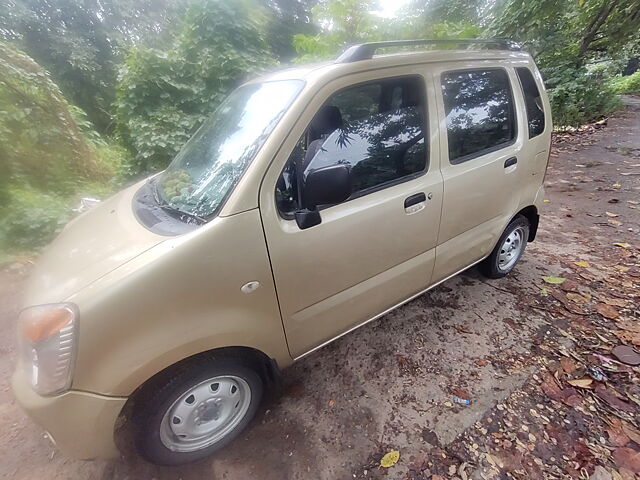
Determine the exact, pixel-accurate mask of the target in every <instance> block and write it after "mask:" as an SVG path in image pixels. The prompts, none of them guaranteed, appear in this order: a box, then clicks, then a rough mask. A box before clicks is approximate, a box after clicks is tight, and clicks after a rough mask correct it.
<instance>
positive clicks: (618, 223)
mask: <svg viewBox="0 0 640 480" xmlns="http://www.w3.org/2000/svg"><path fill="white" fill-rule="evenodd" d="M607 221H608V222H609V223H610V224H611V225H613V226H615V227H619V226H620V225H622V222H621V221H620V220H614V219H612V218H610V219H609V220H607Z"/></svg>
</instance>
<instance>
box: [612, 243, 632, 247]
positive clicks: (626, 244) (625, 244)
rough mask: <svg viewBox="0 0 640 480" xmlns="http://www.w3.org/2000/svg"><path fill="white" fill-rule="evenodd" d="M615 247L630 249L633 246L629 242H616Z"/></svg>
mask: <svg viewBox="0 0 640 480" xmlns="http://www.w3.org/2000/svg"><path fill="white" fill-rule="evenodd" d="M614 245H615V246H616V247H622V248H629V247H630V246H631V244H629V243H627V242H616V243H614Z"/></svg>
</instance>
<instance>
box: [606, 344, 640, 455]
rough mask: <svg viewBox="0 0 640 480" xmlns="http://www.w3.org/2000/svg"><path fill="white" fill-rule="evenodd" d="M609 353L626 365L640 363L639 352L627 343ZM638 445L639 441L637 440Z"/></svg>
mask: <svg viewBox="0 0 640 480" xmlns="http://www.w3.org/2000/svg"><path fill="white" fill-rule="evenodd" d="M611 353H612V354H613V355H614V356H615V357H616V358H617V359H618V360H620V361H621V362H622V363H626V364H627V365H640V353H638V352H636V351H635V350H634V349H633V347H631V346H629V345H618V346H617V347H615V348H614V349H613V350H611ZM638 444H639V445H640V442H638Z"/></svg>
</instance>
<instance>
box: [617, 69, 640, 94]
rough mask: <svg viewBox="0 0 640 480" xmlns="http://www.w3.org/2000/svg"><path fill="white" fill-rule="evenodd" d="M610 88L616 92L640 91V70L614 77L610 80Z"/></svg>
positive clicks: (630, 92) (629, 92)
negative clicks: (624, 75)
mask: <svg viewBox="0 0 640 480" xmlns="http://www.w3.org/2000/svg"><path fill="white" fill-rule="evenodd" d="M611 88H612V89H613V91H614V92H616V93H625V94H632V93H640V70H639V71H637V72H636V73H634V74H632V75H627V76H626V77H616V78H614V79H613V80H612V81H611Z"/></svg>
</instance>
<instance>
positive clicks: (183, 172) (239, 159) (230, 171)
mask: <svg viewBox="0 0 640 480" xmlns="http://www.w3.org/2000/svg"><path fill="white" fill-rule="evenodd" d="M302 85H303V82H302V81H300V80H283V81H275V82H264V83H256V84H248V85H244V86H242V87H240V88H238V89H237V90H235V91H234V92H233V93H232V94H231V95H230V96H229V97H228V98H227V99H226V100H225V101H224V102H223V103H222V104H221V105H220V106H219V107H218V108H217V109H216V111H215V112H214V113H213V115H211V117H209V118H208V119H207V120H206V121H205V122H204V124H203V125H202V126H201V127H200V128H199V129H198V131H197V132H196V133H195V134H194V136H193V137H192V138H191V139H190V140H189V141H188V142H187V143H186V144H185V145H184V147H183V148H182V150H180V152H179V153H178V155H176V157H175V158H174V159H173V161H172V162H171V164H170V165H169V167H168V168H167V169H166V170H165V171H164V172H163V173H162V174H161V175H160V177H159V180H158V182H157V193H158V196H159V197H160V201H161V202H163V204H165V205H166V206H168V207H169V208H172V209H175V210H179V211H181V212H184V213H186V214H189V215H196V216H199V217H206V216H208V215H211V214H212V213H214V212H215V210H216V209H217V208H218V207H219V206H220V205H221V203H222V202H223V201H224V199H225V197H226V196H227V194H228V193H229V192H231V190H232V189H233V187H234V186H235V184H236V182H237V181H238V179H239V178H240V176H241V175H242V174H243V173H244V171H245V169H246V168H247V166H248V165H249V164H250V163H251V161H252V160H253V158H254V157H255V155H256V153H257V151H258V150H259V149H260V147H262V144H263V143H264V141H265V140H266V139H267V137H268V136H269V134H270V133H271V132H272V131H273V129H274V128H275V126H276V125H277V123H278V121H279V120H280V118H281V117H282V115H283V114H284V112H285V111H286V110H287V108H288V107H289V105H290V104H291V102H292V101H293V99H294V98H295V97H296V95H297V94H298V92H300V90H301V88H302Z"/></svg>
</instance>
